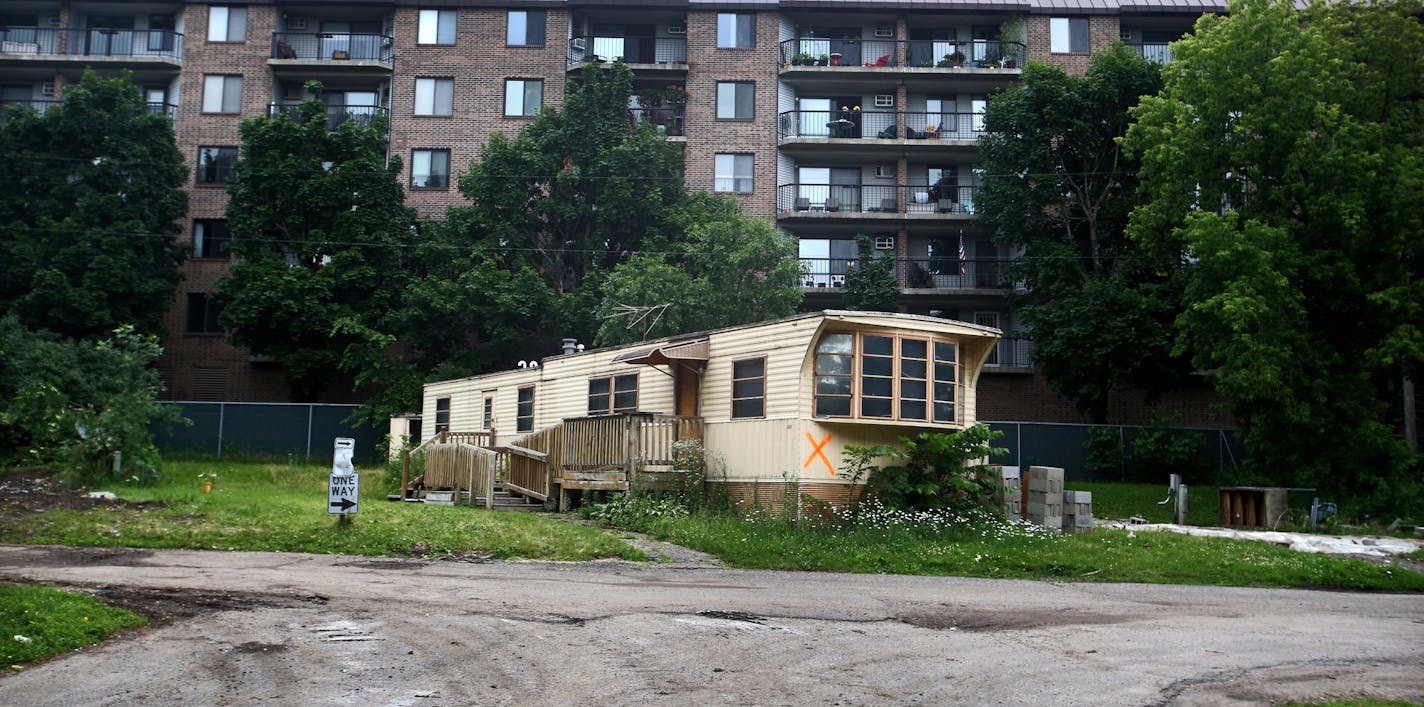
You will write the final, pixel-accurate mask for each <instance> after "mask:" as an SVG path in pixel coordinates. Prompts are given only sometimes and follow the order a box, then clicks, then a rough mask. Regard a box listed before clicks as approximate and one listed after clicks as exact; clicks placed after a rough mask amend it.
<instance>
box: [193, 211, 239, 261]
mask: <svg viewBox="0 0 1424 707" xmlns="http://www.w3.org/2000/svg"><path fill="white" fill-rule="evenodd" d="M231 246H232V234H231V233H229V232H228V230H227V221H224V220H222V219H196V220H194V221H193V257H194V258H223V259H226V258H227V257H229V255H230V254H231Z"/></svg>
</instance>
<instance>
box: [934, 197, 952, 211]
mask: <svg viewBox="0 0 1424 707" xmlns="http://www.w3.org/2000/svg"><path fill="white" fill-rule="evenodd" d="M954 206H955V204H954V200H953V199H940V200H939V201H937V202H935V211H938V212H939V213H942V214H949V213H954Z"/></svg>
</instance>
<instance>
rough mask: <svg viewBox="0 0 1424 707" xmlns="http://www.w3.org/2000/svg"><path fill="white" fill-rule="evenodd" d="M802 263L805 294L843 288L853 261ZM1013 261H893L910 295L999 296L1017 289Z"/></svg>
mask: <svg viewBox="0 0 1424 707" xmlns="http://www.w3.org/2000/svg"><path fill="white" fill-rule="evenodd" d="M800 261H801V286H802V287H803V288H805V289H808V290H813V289H825V288H829V289H835V288H838V287H843V286H845V276H846V273H848V272H850V271H851V270H853V269H855V262H856V261H855V259H854V258H807V257H803V258H801V259H800ZM1011 265H1012V261H1009V260H1005V259H1003V258H966V259H964V260H960V259H958V258H896V259H895V272H896V277H897V279H898V281H899V282H900V283H901V285H902V286H903V287H905V288H907V289H908V290H909V291H911V292H918V291H925V292H931V291H933V292H935V293H940V294H943V293H978V294H996V295H1000V294H1003V293H1005V292H1006V291H1009V290H1013V289H1016V288H1015V286H1014V284H1013V283H1012V282H1010V281H1009V267H1010V266H1011Z"/></svg>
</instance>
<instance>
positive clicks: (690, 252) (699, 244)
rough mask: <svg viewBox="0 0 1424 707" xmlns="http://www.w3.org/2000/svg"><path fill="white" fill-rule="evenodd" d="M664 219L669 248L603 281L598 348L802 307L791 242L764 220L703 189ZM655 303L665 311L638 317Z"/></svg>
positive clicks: (660, 247)
mask: <svg viewBox="0 0 1424 707" xmlns="http://www.w3.org/2000/svg"><path fill="white" fill-rule="evenodd" d="M668 220H669V226H668V229H669V231H671V233H672V234H673V235H672V236H671V238H672V242H671V243H669V244H667V245H657V246H656V247H657V248H658V251H657V252H646V253H640V254H638V255H634V256H632V257H630V258H629V259H628V261H627V262H625V263H623V264H621V265H619V266H618V267H617V268H616V269H614V270H613V272H612V273H610V274H609V275H608V278H607V280H605V281H604V283H603V299H602V302H601V304H600V305H599V308H598V314H599V316H600V317H601V318H602V319H603V322H602V325H601V327H600V328H599V332H598V339H597V344H598V345H600V346H607V345H611V344H620V343H627V342H630V341H641V340H643V339H647V338H650V337H657V336H666V335H669V334H676V333H680V332H687V331H703V330H707V329H716V328H720V327H727V326H736V325H738V324H749V323H752V322H759V321H765V320H768V319H777V318H780V317H786V316H790V315H791V314H793V313H795V311H796V305H798V304H799V303H800V302H801V284H800V274H801V269H800V265H799V263H798V262H797V261H796V244H795V242H794V241H792V240H791V239H789V238H786V237H785V236H782V235H781V234H779V233H777V231H776V229H775V228H774V227H772V226H771V224H769V223H767V222H766V220H764V219H760V218H755V217H749V216H746V215H744V214H742V213H741V211H739V210H738V208H737V203H736V200H735V199H732V198H730V197H728V196H725V195H716V196H714V195H711V194H707V193H705V192H704V193H698V194H694V195H692V196H691V197H690V198H689V200H688V201H687V203H685V204H683V205H681V206H679V207H676V208H674V209H672V210H671V211H670V213H669V216H668ZM658 305H668V306H667V307H666V308H664V309H659V310H655V311H652V312H651V313H649V314H647V315H646V316H640V313H641V312H642V311H646V310H645V308H648V307H655V306H658ZM625 307H635V308H640V309H639V310H638V312H639V313H633V312H630V310H627V309H624V308H625Z"/></svg>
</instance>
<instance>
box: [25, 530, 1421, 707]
mask: <svg viewBox="0 0 1424 707" xmlns="http://www.w3.org/2000/svg"><path fill="white" fill-rule="evenodd" d="M654 549H655V550H657V551H659V552H660V553H661V554H664V555H667V556H668V557H670V558H672V560H673V561H671V562H663V563H658V564H648V565H637V564H631V563H626V562H616V561H605V562H592V563H519V562H497V561H488V560H486V561H479V562H456V561H440V560H418V559H395V558H365V557H362V558H357V557H345V556H332V555H301V554H288V553H223V552H200V551H166V550H164V551H160V550H124V549H92V548H64V547H50V546H0V581H11V582H16V581H33V582H44V583H46V584H52V585H56V586H64V587H69V588H75V589H79V590H81V591H88V592H91V593H94V594H97V595H99V596H101V597H103V598H105V599H108V600H110V601H114V602H116V603H119V604H123V605H127V606H130V607H132V608H135V609H136V610H138V611H141V612H143V613H146V614H148V615H150V616H154V617H156V618H157V619H158V620H157V621H156V622H155V624H154V625H153V626H151V627H150V628H147V629H144V630H140V631H134V632H129V633H127V634H125V635H123V636H120V637H118V638H117V639H115V640H111V641H108V642H106V643H104V644H102V645H100V646H96V647H91V648H89V649H86V650H83V651H80V652H77V653H73V654H70V655H67V656H63V657H60V658H57V659H55V660H51V661H49V662H47V663H44V664H41V665H36V666H32V667H30V668H28V669H26V670H24V671H21V672H19V673H16V674H12V675H10V676H8V677H4V678H0V704H7V705H77V704H145V705H170V704H172V705H178V704H185V705H187V704H214V705H238V704H252V703H264V704H280V705H286V704H292V705H297V704H301V705H309V704H319V705H327V704H330V705H347V704H350V705H356V704H361V705H364V704H392V705H455V704H494V705H504V704H511V705H513V704H534V705H554V704H570V703H595V704H627V705H653V704H657V705H665V704H674V705H682V704H686V705H692V704H696V705H703V704H757V705H767V704H770V705H778V704H787V705H792V704H962V703H972V704H1033V705H1045V704H1094V705H1157V704H1184V705H1223V704H1226V705H1230V704H1277V703H1280V702H1284V701H1290V700H1307V701H1314V700H1321V699H1326V698H1344V697H1360V696H1370V697H1376V698H1382V699H1402V700H1413V701H1424V597H1422V596H1420V595H1413V594H1411V595H1398V594H1396V595H1391V594H1359V593H1348V592H1322V591H1301V590H1273V589H1272V590H1267V589H1241V588H1221V587H1189V586H1163V585H1131V584H1090V583H1073V584H1059V583H1046V582H1024V581H1003V580H984V579H965V578H931V577H904V576H884V575H835V574H818V573H790V572H764V571H739V570H732V569H727V568H724V567H719V566H716V564H715V563H714V562H709V561H707V560H706V558H705V557H699V556H697V555H696V554H690V555H685V556H679V553H677V552H675V551H672V550H671V549H670V548H663V549H662V550H658V548H656V547H655V548H654Z"/></svg>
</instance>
